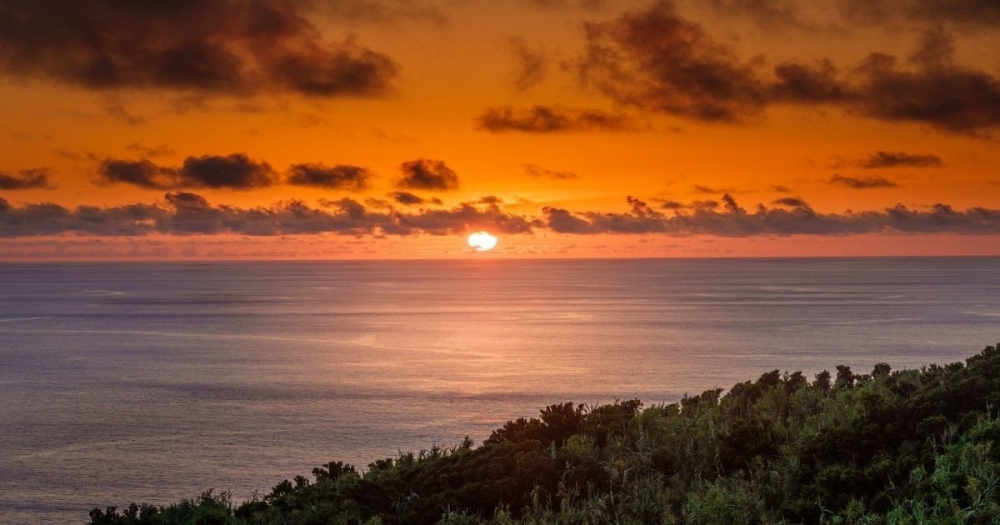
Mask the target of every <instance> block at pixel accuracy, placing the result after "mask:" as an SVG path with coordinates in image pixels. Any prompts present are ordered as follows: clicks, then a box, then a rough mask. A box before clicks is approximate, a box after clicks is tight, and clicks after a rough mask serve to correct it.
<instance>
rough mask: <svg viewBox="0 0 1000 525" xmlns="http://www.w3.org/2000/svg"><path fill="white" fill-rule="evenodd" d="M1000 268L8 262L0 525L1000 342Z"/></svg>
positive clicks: (258, 484) (253, 486)
mask: <svg viewBox="0 0 1000 525" xmlns="http://www.w3.org/2000/svg"><path fill="white" fill-rule="evenodd" d="M998 268H1000V259H998V258H995V257H994V258H830V259H702V260H697V259H677V260H673V259H662V260H652V259H650V260H634V259H631V260H539V261H504V260H491V259H480V260H467V261H394V262H388V261H365V262H219V263H203V262H184V263H163V262H156V263H93V264H90V263H87V264H84V263H75V264H68V263H67V264H0V523H4V524H20V523H86V522H87V521H88V517H87V513H88V511H89V509H91V508H93V507H102V508H103V507H105V506H109V505H114V506H118V507H122V506H125V505H127V504H128V503H130V502H133V501H134V502H150V503H169V502H175V501H178V500H180V499H182V498H190V497H195V496H197V495H198V494H200V493H201V492H202V491H204V490H207V489H215V490H216V491H222V490H227V491H231V492H232V494H233V497H234V499H236V500H242V499H245V498H248V497H250V496H252V495H253V494H254V493H267V492H268V491H269V490H270V488H271V487H273V486H274V485H275V484H277V483H278V482H280V481H282V480H283V479H286V478H292V477H294V476H296V475H305V476H307V477H308V476H309V472H310V471H311V469H312V468H313V467H316V466H319V465H321V464H324V463H326V462H329V461H345V462H348V463H352V464H355V465H357V466H359V467H364V466H365V465H366V464H368V463H369V462H371V461H373V460H375V459H379V458H383V457H391V456H395V455H397V454H398V453H399V452H400V451H403V452H405V451H410V450H412V451H417V450H419V449H427V448H430V447H431V446H432V445H445V446H447V445H451V444H457V443H459V442H461V441H462V439H463V438H464V437H465V436H467V435H468V436H470V437H471V438H472V439H473V440H474V441H475V442H477V443H479V442H482V440H483V439H485V438H486V437H488V436H489V434H490V431H492V430H493V429H495V428H497V427H499V426H501V425H502V424H503V423H504V422H506V421H508V420H510V419H516V418H518V417H522V416H523V417H530V416H534V415H537V413H538V410H539V409H541V408H543V407H545V406H547V405H550V404H554V403H560V402H564V401H574V402H578V403H588V404H591V405H593V404H597V403H605V402H610V401H613V400H615V399H631V398H639V399H642V400H643V401H644V402H645V403H646V404H656V403H669V402H674V401H677V400H678V399H680V398H681V397H682V396H684V395H685V394H692V395H694V394H698V393H701V392H702V391H704V390H706V389H709V388H716V387H722V388H726V387H730V386H732V385H733V384H734V383H736V382H740V381H745V380H750V379H756V378H757V377H759V376H760V375H761V374H762V373H764V372H767V371H770V370H773V369H779V370H782V371H790V372H793V371H797V370H801V371H803V372H805V373H807V374H808V376H809V377H811V376H812V375H813V374H815V373H817V372H819V371H820V370H823V369H826V370H833V369H834V367H836V366H837V365H840V364H846V365H849V366H851V367H852V369H853V370H854V371H855V372H858V373H868V372H870V371H871V368H872V366H873V365H874V364H876V363H879V362H887V363H889V364H890V365H892V367H893V368H894V369H902V368H919V367H921V366H925V365H928V364H931V363H947V362H953V361H958V360H962V359H964V358H966V357H969V356H971V355H973V354H975V353H977V352H979V351H980V350H982V348H983V347H984V346H986V345H988V344H995V343H996V342H997V341H1000V270H998Z"/></svg>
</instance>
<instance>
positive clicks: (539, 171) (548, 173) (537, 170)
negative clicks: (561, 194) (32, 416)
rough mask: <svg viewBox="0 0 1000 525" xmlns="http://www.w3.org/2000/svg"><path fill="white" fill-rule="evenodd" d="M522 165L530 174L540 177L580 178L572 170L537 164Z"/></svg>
mask: <svg viewBox="0 0 1000 525" xmlns="http://www.w3.org/2000/svg"><path fill="white" fill-rule="evenodd" d="M521 167H523V168H524V172H525V173H527V174H528V175H529V176H531V177H535V178H538V179H555V180H577V179H579V178H580V176H579V175H577V174H576V173H573V172H571V171H558V170H550V169H548V168H544V167H542V166H539V165H537V164H522V165H521Z"/></svg>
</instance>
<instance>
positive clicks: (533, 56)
mask: <svg viewBox="0 0 1000 525" xmlns="http://www.w3.org/2000/svg"><path fill="white" fill-rule="evenodd" d="M509 42H510V50H511V52H512V53H513V54H514V87H515V88H517V90H518V91H527V90H528V89H530V88H531V87H533V86H535V85H537V84H540V83H541V82H542V81H543V80H545V75H546V73H547V72H548V68H549V61H548V58H546V56H545V53H544V51H542V50H540V49H534V48H531V47H529V46H528V43H527V42H525V40H524V39H523V38H520V37H515V38H511V39H510V40H509Z"/></svg>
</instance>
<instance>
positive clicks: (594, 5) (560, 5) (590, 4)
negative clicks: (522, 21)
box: [521, 0, 609, 10]
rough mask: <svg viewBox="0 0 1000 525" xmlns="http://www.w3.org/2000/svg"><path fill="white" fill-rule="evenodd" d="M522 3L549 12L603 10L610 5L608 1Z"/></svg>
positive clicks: (528, 0) (523, 0) (536, 0)
mask: <svg viewBox="0 0 1000 525" xmlns="http://www.w3.org/2000/svg"><path fill="white" fill-rule="evenodd" d="M521 3H522V4H525V5H527V6H529V7H534V8H538V9H549V10H558V9H572V8H582V9H603V8H604V7H606V6H607V5H608V4H609V2H608V0H521Z"/></svg>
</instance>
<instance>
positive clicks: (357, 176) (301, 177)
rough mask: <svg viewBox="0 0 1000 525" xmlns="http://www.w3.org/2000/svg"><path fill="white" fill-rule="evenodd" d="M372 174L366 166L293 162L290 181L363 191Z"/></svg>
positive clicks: (291, 182)
mask: <svg viewBox="0 0 1000 525" xmlns="http://www.w3.org/2000/svg"><path fill="white" fill-rule="evenodd" d="M370 176H371V174H370V173H369V172H368V170H366V169H365V168H361V167H358V166H348V165H344V164H338V165H336V166H325V165H323V164H293V165H292V166H291V167H290V168H289V169H288V183H289V184H294V185H297V186H315V187H318V188H327V189H335V190H350V191H361V190H364V189H366V188H368V179H369V178H370Z"/></svg>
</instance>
